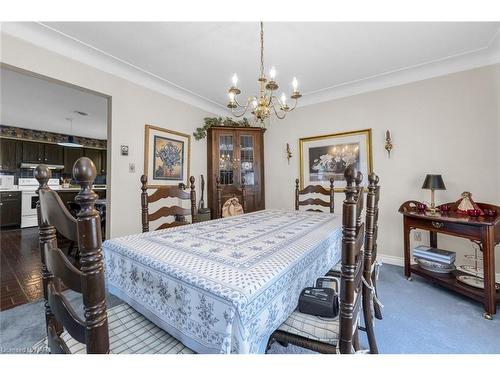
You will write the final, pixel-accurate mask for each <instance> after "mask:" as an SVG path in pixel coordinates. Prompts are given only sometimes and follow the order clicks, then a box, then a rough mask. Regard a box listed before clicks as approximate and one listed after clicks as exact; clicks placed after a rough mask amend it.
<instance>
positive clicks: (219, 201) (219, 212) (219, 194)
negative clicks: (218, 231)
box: [215, 177, 222, 219]
mask: <svg viewBox="0 0 500 375" xmlns="http://www.w3.org/2000/svg"><path fill="white" fill-rule="evenodd" d="M215 182H216V184H217V211H216V215H217V216H216V218H217V219H220V218H221V217H222V186H221V185H220V180H219V177H215Z"/></svg>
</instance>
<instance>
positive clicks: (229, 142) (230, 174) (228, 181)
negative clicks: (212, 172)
mask: <svg viewBox="0 0 500 375" xmlns="http://www.w3.org/2000/svg"><path fill="white" fill-rule="evenodd" d="M234 156H235V155H234V138H233V136H232V135H227V134H223V135H220V136H219V180H220V183H221V184H222V185H232V184H233V183H234V169H235V166H236V164H235V160H234Z"/></svg>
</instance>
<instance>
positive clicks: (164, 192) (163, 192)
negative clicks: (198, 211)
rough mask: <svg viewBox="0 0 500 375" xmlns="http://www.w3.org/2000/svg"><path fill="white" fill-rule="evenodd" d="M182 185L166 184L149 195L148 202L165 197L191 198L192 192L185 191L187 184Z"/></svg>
mask: <svg viewBox="0 0 500 375" xmlns="http://www.w3.org/2000/svg"><path fill="white" fill-rule="evenodd" d="M179 185H180V186H165V187H161V188H159V189H157V190H156V191H155V192H154V193H153V194H151V195H148V203H154V202H156V201H159V200H160V199H165V198H179V199H190V198H191V196H190V194H189V193H188V192H187V191H185V189H186V185H184V184H179Z"/></svg>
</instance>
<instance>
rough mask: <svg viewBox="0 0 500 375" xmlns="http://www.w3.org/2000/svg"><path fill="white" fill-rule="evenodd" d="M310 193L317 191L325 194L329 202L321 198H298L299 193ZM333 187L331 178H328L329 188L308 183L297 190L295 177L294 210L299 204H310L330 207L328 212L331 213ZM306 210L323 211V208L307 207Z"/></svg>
mask: <svg viewBox="0 0 500 375" xmlns="http://www.w3.org/2000/svg"><path fill="white" fill-rule="evenodd" d="M311 193H318V194H322V195H326V196H329V197H330V200H329V202H327V201H324V200H322V199H321V198H314V199H313V198H308V199H305V200H303V201H301V200H300V196H301V195H305V194H311ZM334 193H335V192H334V189H333V178H330V190H327V189H325V188H324V187H323V186H321V185H308V186H306V187H305V188H304V189H302V190H299V179H298V178H297V179H296V180H295V210H296V211H298V210H299V206H310V205H316V206H322V207H329V208H330V213H332V214H333V212H334V209H335V207H334ZM306 211H314V212H324V211H323V210H320V209H319V208H316V209H313V208H309V209H307V210H306Z"/></svg>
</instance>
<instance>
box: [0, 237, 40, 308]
mask: <svg viewBox="0 0 500 375" xmlns="http://www.w3.org/2000/svg"><path fill="white" fill-rule="evenodd" d="M0 256H1V258H0V275H1V280H0V311H3V310H7V309H10V308H12V307H15V306H18V305H22V304H24V303H28V302H31V301H36V300H37V299H40V298H42V297H43V289H42V275H41V264H40V251H39V249H38V228H36V227H35V228H25V229H7V230H4V229H2V230H1V231H0Z"/></svg>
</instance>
